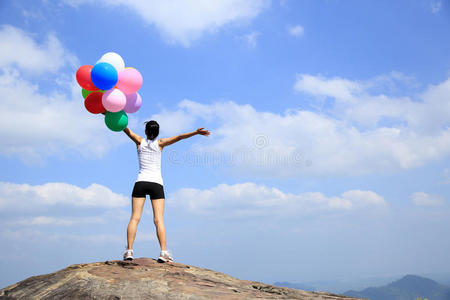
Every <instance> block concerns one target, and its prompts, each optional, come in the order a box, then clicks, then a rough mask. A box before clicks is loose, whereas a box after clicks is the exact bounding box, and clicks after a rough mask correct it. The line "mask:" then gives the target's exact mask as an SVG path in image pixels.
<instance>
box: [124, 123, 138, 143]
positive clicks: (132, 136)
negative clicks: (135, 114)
mask: <svg viewBox="0 0 450 300" xmlns="http://www.w3.org/2000/svg"><path fill="white" fill-rule="evenodd" d="M123 132H125V133H126V134H127V135H128V136H129V137H130V139H132V140H133V142H135V143H136V145H137V146H139V145H140V144H141V141H142V137H141V136H140V135H138V134H136V133H134V132H133V131H131V129H130V128H128V127H127V128H125V129H124V130H123Z"/></svg>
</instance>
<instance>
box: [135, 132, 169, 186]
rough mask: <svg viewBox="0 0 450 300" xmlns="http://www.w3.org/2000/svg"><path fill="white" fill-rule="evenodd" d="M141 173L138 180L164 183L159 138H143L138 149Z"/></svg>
mask: <svg viewBox="0 0 450 300" xmlns="http://www.w3.org/2000/svg"><path fill="white" fill-rule="evenodd" d="M137 153H138V158H139V174H138V176H137V179H136V181H150V182H156V183H159V184H161V185H163V179H162V176H161V149H160V148H159V146H158V140H157V139H156V138H155V139H153V140H148V139H144V138H143V139H142V140H141V144H140V145H139V148H138V149H137Z"/></svg>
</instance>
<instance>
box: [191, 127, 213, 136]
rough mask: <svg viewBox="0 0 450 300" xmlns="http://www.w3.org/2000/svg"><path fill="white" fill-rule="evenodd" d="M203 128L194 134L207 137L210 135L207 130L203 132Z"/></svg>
mask: <svg viewBox="0 0 450 300" xmlns="http://www.w3.org/2000/svg"><path fill="white" fill-rule="evenodd" d="M203 128H205V127H202V128H199V129H197V130H196V131H195V132H196V133H197V134H201V135H209V134H210V133H211V132H209V130H203Z"/></svg>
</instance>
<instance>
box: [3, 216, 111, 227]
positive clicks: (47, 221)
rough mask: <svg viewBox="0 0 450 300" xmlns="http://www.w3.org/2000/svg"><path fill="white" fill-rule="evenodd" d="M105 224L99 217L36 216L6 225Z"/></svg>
mask: <svg viewBox="0 0 450 300" xmlns="http://www.w3.org/2000/svg"><path fill="white" fill-rule="evenodd" d="M98 223H105V219H103V218H101V217H100V216H94V217H64V218H62V217H51V216H36V217H32V218H23V219H18V220H15V221H12V222H9V223H8V225H14V226H16V225H25V226H39V225H52V226H72V225H77V224H98Z"/></svg>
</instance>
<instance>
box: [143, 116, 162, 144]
mask: <svg viewBox="0 0 450 300" xmlns="http://www.w3.org/2000/svg"><path fill="white" fill-rule="evenodd" d="M144 124H145V135H147V138H148V139H149V140H153V139H155V138H156V137H157V136H158V134H159V124H158V122H156V121H155V120H151V121H147V122H145V123H144Z"/></svg>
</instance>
